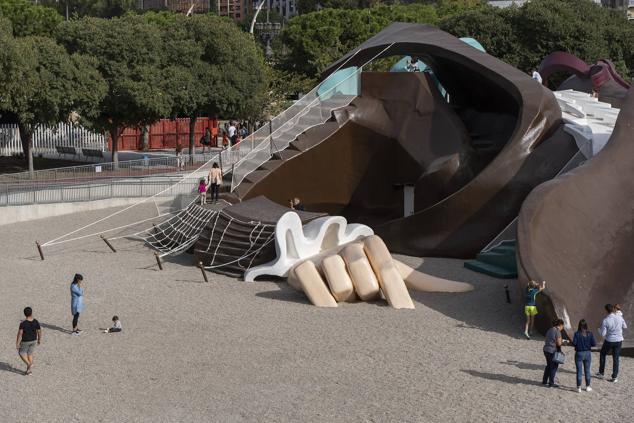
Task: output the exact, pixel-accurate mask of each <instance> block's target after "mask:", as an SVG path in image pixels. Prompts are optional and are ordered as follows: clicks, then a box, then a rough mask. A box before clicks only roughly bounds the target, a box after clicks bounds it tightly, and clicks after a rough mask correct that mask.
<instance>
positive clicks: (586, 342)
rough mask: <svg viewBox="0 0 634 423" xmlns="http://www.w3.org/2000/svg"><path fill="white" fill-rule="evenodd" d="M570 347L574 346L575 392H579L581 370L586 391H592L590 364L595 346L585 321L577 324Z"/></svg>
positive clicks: (582, 320)
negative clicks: (584, 378)
mask: <svg viewBox="0 0 634 423" xmlns="http://www.w3.org/2000/svg"><path fill="white" fill-rule="evenodd" d="M572 345H574V346H575V367H576V368H577V392H581V370H582V369H583V373H584V374H585V377H586V391H588V392H590V391H592V388H591V387H590V375H591V373H590V364H591V363H592V352H591V350H592V347H594V346H595V345H597V343H596V341H595V340H594V335H593V334H592V332H591V331H589V330H588V323H586V321H585V319H581V321H580V322H579V328H578V330H577V331H576V332H575V335H574V337H573V338H572ZM582 366H583V367H582Z"/></svg>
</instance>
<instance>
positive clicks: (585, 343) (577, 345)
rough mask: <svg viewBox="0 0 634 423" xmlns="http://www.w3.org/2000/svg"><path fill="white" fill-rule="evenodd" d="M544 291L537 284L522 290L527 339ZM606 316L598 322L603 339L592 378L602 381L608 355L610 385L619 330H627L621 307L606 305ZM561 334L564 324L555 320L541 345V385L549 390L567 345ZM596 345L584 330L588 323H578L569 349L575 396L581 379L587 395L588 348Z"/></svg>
mask: <svg viewBox="0 0 634 423" xmlns="http://www.w3.org/2000/svg"><path fill="white" fill-rule="evenodd" d="M544 289H546V282H545V281H542V283H541V284H538V283H537V282H535V281H530V282H529V284H528V286H527V288H526V298H525V303H524V314H525V315H526V325H525V327H524V336H525V337H526V338H527V339H530V335H531V331H532V329H533V326H534V320H535V315H536V314H537V302H536V297H537V294H539V293H540V292H542V291H543V290H544ZM605 311H606V316H605V318H604V319H603V321H602V322H601V327H600V328H599V335H601V337H602V338H603V345H602V346H601V351H600V353H599V371H598V373H597V374H596V377H597V378H599V379H603V378H604V373H605V364H606V363H605V362H606V357H607V355H608V354H612V376H611V378H610V379H609V381H610V382H614V383H616V382H618V376H619V361H620V356H621V347H622V345H623V330H625V329H627V324H626V323H625V320H624V319H623V313H622V312H621V306H620V305H619V304H606V305H605ZM563 330H564V321H563V320H562V319H559V318H558V319H555V320H554V321H553V322H552V327H551V328H550V329H549V330H548V331H547V332H546V337H545V341H544V348H543V352H544V357H545V358H546V367H545V369H544V375H543V377H542V384H543V385H547V386H549V387H556V386H557V384H556V383H555V376H556V374H557V370H558V368H559V365H560V364H563V362H564V360H565V355H564V354H563V352H562V350H561V347H562V346H563V345H564V344H566V343H568V342H569V341H568V340H564V336H563V335H562V333H563ZM596 345H597V341H596V339H595V337H594V334H593V333H592V331H591V330H590V329H589V328H588V322H586V320H585V319H581V320H580V321H579V324H578V325H577V331H576V332H575V333H574V335H573V338H572V346H573V347H574V349H575V367H576V373H577V378H576V379H577V392H581V384H582V382H583V379H585V390H586V391H587V392H591V391H592V388H591V387H590V384H591V375H592V372H591V365H592V348H593V347H595V346H596Z"/></svg>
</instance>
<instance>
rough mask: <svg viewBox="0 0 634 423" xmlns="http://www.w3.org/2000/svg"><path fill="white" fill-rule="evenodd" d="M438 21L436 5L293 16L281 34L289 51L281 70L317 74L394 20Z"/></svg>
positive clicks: (335, 10)
mask: <svg viewBox="0 0 634 423" xmlns="http://www.w3.org/2000/svg"><path fill="white" fill-rule="evenodd" d="M395 21H400V22H418V23H427V24H436V23H437V22H438V16H437V14H436V9H435V7H434V6H431V5H426V4H412V5H407V6H406V5H394V6H378V7H373V8H370V9H324V10H321V11H319V12H313V13H308V14H306V15H301V16H298V17H295V18H293V19H291V20H290V21H289V23H288V25H286V27H285V28H284V30H283V31H282V33H281V39H282V41H283V42H284V44H285V45H286V47H287V48H288V50H289V53H288V54H287V55H286V56H285V57H284V58H283V59H282V61H281V63H280V67H281V69H283V70H285V71H289V72H296V73H301V74H304V75H306V76H308V77H311V78H313V77H316V76H318V75H319V73H321V72H322V71H323V70H324V69H325V68H326V67H328V65H330V64H331V63H332V62H334V61H335V60H337V59H338V58H340V57H341V56H343V55H344V54H346V53H347V52H348V51H350V50H352V49H353V48H355V47H356V46H358V45H359V44H361V43H363V42H364V41H365V40H367V39H368V38H370V37H372V36H373V35H375V34H376V33H378V32H379V31H381V30H382V29H383V28H384V27H386V26H387V25H389V24H390V23H392V22H395Z"/></svg>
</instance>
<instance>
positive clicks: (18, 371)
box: [0, 361, 24, 375]
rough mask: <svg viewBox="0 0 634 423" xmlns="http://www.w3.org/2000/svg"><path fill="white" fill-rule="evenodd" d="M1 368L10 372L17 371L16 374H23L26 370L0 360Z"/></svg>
mask: <svg viewBox="0 0 634 423" xmlns="http://www.w3.org/2000/svg"><path fill="white" fill-rule="evenodd" d="M0 370H2V371H5V372H9V373H16V374H19V375H23V374H24V371H22V370H20V369H16V368H15V367H13V366H12V365H10V364H9V363H5V362H3V361H0Z"/></svg>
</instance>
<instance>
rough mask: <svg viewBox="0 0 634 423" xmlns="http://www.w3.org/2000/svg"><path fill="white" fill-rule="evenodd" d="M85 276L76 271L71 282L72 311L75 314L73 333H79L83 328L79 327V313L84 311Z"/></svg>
mask: <svg viewBox="0 0 634 423" xmlns="http://www.w3.org/2000/svg"><path fill="white" fill-rule="evenodd" d="M83 281H84V277H83V276H82V275H80V274H79V273H76V274H75V276H74V277H73V282H72V283H71V284H70V312H71V314H72V315H73V333H72V334H73V335H79V333H80V332H81V330H80V329H79V328H78V327H77V324H78V323H79V314H80V313H81V312H83V311H84V288H83V287H82V283H83Z"/></svg>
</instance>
